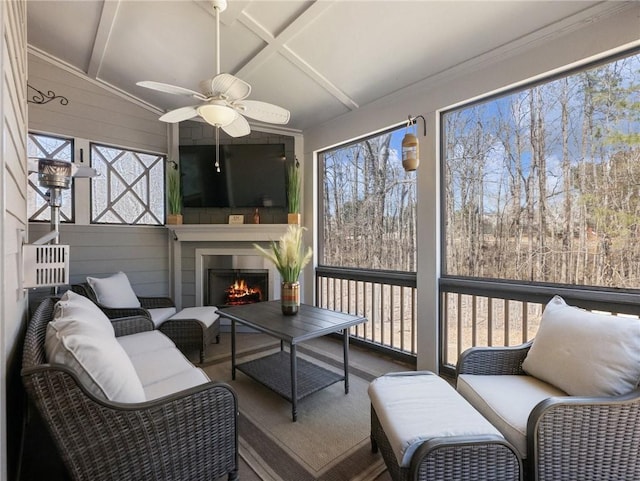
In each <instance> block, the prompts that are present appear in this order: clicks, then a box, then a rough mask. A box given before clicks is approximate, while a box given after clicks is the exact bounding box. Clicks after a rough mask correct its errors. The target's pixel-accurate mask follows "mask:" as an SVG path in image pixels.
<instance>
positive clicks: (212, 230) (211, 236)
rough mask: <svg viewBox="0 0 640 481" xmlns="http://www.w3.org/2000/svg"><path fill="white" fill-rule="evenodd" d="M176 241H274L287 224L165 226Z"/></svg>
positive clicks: (282, 232)
mask: <svg viewBox="0 0 640 481" xmlns="http://www.w3.org/2000/svg"><path fill="white" fill-rule="evenodd" d="M167 227H168V228H169V230H170V231H171V232H172V233H173V238H174V240H175V241H178V242H202V241H209V242H228V241H244V242H261V241H272V240H273V241H276V240H278V239H279V238H280V237H281V236H282V235H283V234H284V233H285V232H286V231H287V228H288V224H182V225H172V226H167Z"/></svg>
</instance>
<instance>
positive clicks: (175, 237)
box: [168, 224, 302, 307]
mask: <svg viewBox="0 0 640 481" xmlns="http://www.w3.org/2000/svg"><path fill="white" fill-rule="evenodd" d="M287 229H288V226H287V224H257V225H256V224H241V225H230V224H183V225H173V226H170V227H169V228H168V232H169V236H170V239H171V241H170V243H169V245H170V258H171V269H172V286H171V289H172V297H173V298H174V299H175V301H176V304H177V305H178V304H179V305H180V307H188V306H204V305H207V303H208V302H209V299H208V297H209V295H208V285H209V279H208V276H209V269H248V270H266V271H268V276H269V277H268V287H267V295H266V298H267V299H269V300H274V299H279V298H280V274H279V272H278V271H277V269H276V268H275V267H274V266H273V264H272V263H271V262H269V261H268V260H267V259H265V258H264V257H262V256H261V255H259V254H258V253H257V251H256V249H255V248H254V247H253V244H254V243H255V244H258V245H260V246H262V247H265V248H268V247H269V245H270V242H271V241H272V240H273V241H277V240H278V239H279V238H280V237H281V236H282V235H283V234H284V233H285V232H286V231H287ZM301 284H302V280H301Z"/></svg>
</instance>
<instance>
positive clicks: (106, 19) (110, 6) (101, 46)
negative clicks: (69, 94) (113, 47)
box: [87, 0, 120, 79]
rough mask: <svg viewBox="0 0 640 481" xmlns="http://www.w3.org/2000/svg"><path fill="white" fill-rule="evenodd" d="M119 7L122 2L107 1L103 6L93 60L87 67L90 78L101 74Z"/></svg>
mask: <svg viewBox="0 0 640 481" xmlns="http://www.w3.org/2000/svg"><path fill="white" fill-rule="evenodd" d="M119 7H120V0H115V1H105V2H103V4H102V14H101V15H100V21H99V22H98V29H97V31H96V37H95V40H94V41H93V49H92V50H91V58H90V60H89V65H88V67H87V76H88V77H90V78H94V79H95V78H98V72H100V67H101V66H102V59H103V58H104V54H105V51H106V49H107V44H108V43H109V37H110V36H111V30H112V29H113V23H114V21H115V19H116V15H117V13H118V8H119Z"/></svg>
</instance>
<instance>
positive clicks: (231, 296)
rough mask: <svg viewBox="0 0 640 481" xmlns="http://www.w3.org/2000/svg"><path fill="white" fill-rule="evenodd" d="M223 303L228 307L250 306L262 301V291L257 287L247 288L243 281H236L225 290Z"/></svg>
mask: <svg viewBox="0 0 640 481" xmlns="http://www.w3.org/2000/svg"><path fill="white" fill-rule="evenodd" d="M225 292H226V294H227V295H226V297H225V301H226V302H225V303H226V304H227V305H229V306H238V305H242V304H251V303H252V302H260V301H261V300H262V291H261V290H260V288H259V287H254V286H249V285H248V284H247V282H246V281H245V280H244V279H238V280H237V281H235V282H234V283H233V284H231V285H230V286H229V287H227V288H226V289H225Z"/></svg>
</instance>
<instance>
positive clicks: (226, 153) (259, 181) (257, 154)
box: [180, 144, 287, 207]
mask: <svg viewBox="0 0 640 481" xmlns="http://www.w3.org/2000/svg"><path fill="white" fill-rule="evenodd" d="M284 152H285V150H284V144H239V145H221V146H220V172H217V170H216V167H215V162H216V146H215V145H188V146H186V145H185V146H180V171H181V192H182V203H183V206H184V207H285V206H286V205H287V192H286V191H287V189H286V161H285V159H284Z"/></svg>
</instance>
